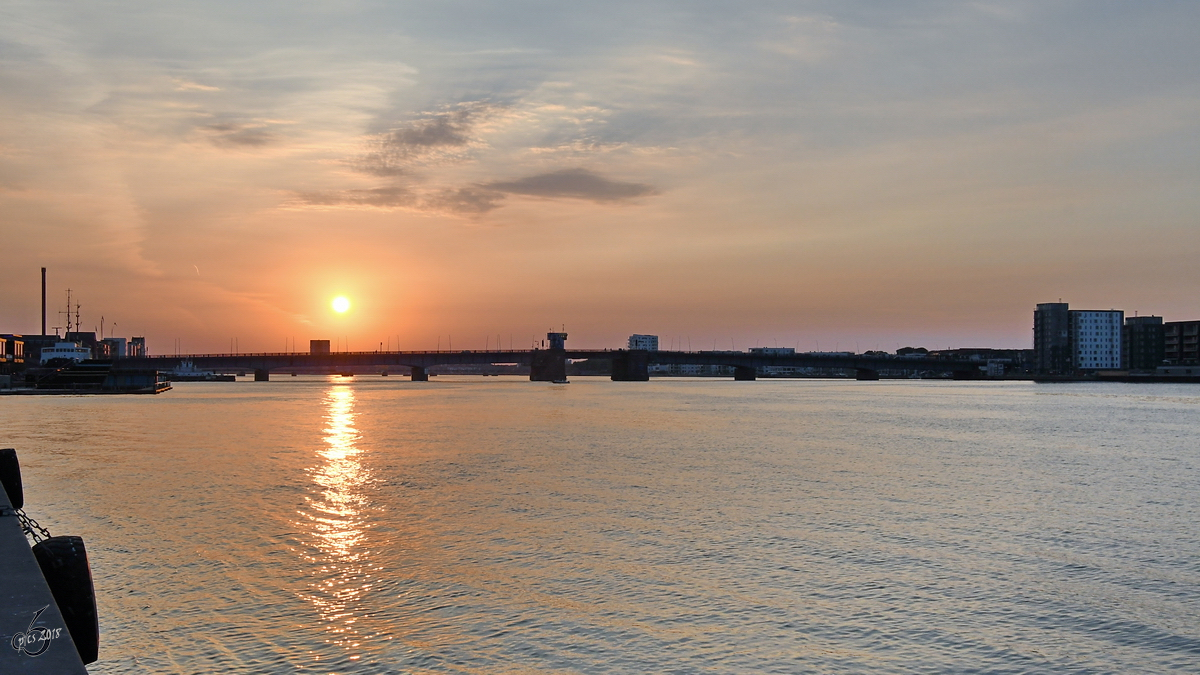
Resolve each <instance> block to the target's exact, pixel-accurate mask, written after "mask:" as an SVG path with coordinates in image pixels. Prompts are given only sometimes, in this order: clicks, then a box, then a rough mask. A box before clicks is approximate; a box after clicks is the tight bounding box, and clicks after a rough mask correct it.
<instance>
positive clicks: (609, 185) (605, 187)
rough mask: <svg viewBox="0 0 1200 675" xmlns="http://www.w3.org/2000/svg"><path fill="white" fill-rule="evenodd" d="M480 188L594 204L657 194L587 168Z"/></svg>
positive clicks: (643, 186) (645, 186)
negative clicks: (611, 178)
mask: <svg viewBox="0 0 1200 675" xmlns="http://www.w3.org/2000/svg"><path fill="white" fill-rule="evenodd" d="M481 187H484V188H487V189H489V190H495V191H497V192H507V193H509V194H515V195H526V196H529V197H541V198H544V199H562V198H569V199H586V200H588V201H592V202H597V203H605V202H623V201H629V200H631V199H636V198H637V197H644V196H647V195H654V194H658V190H657V189H655V188H654V186H653V185H647V184H645V183H626V182H623V181H615V180H609V179H607V178H604V177H603V176H600V175H598V174H595V173H593V172H591V171H588V170H587V169H562V170H560V171H551V172H550V173H540V174H537V175H534V176H526V177H525V178H518V179H517V180H513V181H496V182H492V183H485V184H484V185H482V186H481Z"/></svg>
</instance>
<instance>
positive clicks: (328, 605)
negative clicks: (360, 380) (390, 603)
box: [300, 385, 374, 659]
mask: <svg viewBox="0 0 1200 675" xmlns="http://www.w3.org/2000/svg"><path fill="white" fill-rule="evenodd" d="M324 403H325V427H324V429H323V431H324V441H325V444H324V447H322V448H321V449H320V450H318V451H317V453H316V455H317V457H318V458H319V459H320V460H321V462H320V463H319V464H318V465H317V466H314V467H312V468H311V469H309V472H308V473H309V476H310V478H311V479H312V482H313V484H314V485H313V490H312V493H311V494H310V495H309V496H308V498H307V501H308V508H307V509H305V510H303V511H301V512H300V515H301V517H302V521H301V526H302V527H303V530H304V532H305V534H306V535H308V537H307V538H308V540H309V542H310V546H309V547H308V549H307V551H305V553H304V556H305V558H307V559H308V561H309V562H310V563H312V565H311V569H312V570H313V572H312V574H313V576H314V579H313V581H312V583H311V584H310V586H309V590H308V591H307V592H306V593H304V597H305V599H306V600H308V601H309V602H310V603H312V605H313V607H314V608H315V609H316V611H317V613H318V614H319V615H320V616H321V618H322V620H324V621H325V622H326V624H327V625H328V629H329V631H330V632H331V633H332V634H333V637H332V639H331V640H330V641H331V642H333V643H335V644H339V645H341V646H343V647H346V648H348V649H355V648H357V647H359V645H360V641H361V640H362V639H363V638H365V637H367V636H366V635H362V634H361V630H356V628H355V623H356V622H357V620H358V619H359V618H360V617H359V613H358V612H357V608H358V606H359V605H360V603H361V601H362V599H363V596H364V595H365V594H366V593H367V592H368V591H370V589H371V587H372V585H373V583H374V581H373V578H372V571H371V564H370V561H369V559H368V556H367V553H366V551H365V549H364V542H365V540H366V536H367V530H368V528H369V524H368V522H367V517H366V511H367V508H368V507H369V506H370V504H369V502H368V499H367V497H366V495H365V494H364V488H365V487H366V485H367V484H368V483H369V482H370V481H371V475H370V471H369V470H368V469H367V468H365V467H364V466H363V464H362V462H361V461H360V457H361V455H362V452H363V451H362V449H361V448H359V442H360V435H359V432H358V429H357V427H356V426H355V420H356V417H357V415H356V414H355V412H354V403H355V400H354V390H353V389H352V388H351V387H349V386H346V385H336V386H333V387H331V388H330V389H329V391H328V392H326V395H325V401H324ZM350 658H351V659H354V658H357V657H356V656H351V657H350Z"/></svg>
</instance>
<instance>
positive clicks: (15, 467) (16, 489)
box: [0, 448, 25, 509]
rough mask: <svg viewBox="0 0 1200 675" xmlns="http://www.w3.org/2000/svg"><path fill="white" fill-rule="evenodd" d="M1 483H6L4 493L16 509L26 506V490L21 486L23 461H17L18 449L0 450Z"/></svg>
mask: <svg viewBox="0 0 1200 675" xmlns="http://www.w3.org/2000/svg"><path fill="white" fill-rule="evenodd" d="M0 484H3V485H4V493H5V494H7V495H8V501H9V502H10V503H11V504H12V507H13V508H14V509H20V508H24V506H25V490H24V488H22V487H21V463H20V462H18V461H17V451H16V450H13V449H12V448H4V449H3V450H0Z"/></svg>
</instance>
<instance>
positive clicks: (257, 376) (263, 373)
mask: <svg viewBox="0 0 1200 675" xmlns="http://www.w3.org/2000/svg"><path fill="white" fill-rule="evenodd" d="M254 381H255V382H270V381H271V371H269V370H266V369H265V368H256V369H255V370H254Z"/></svg>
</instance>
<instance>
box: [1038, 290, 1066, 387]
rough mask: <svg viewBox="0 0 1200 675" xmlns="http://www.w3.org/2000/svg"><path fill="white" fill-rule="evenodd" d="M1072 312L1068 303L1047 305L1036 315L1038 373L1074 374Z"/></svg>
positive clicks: (1044, 303) (1040, 305) (1039, 309)
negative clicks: (1072, 372) (1072, 362)
mask: <svg viewBox="0 0 1200 675" xmlns="http://www.w3.org/2000/svg"><path fill="white" fill-rule="evenodd" d="M1069 315H1070V310H1069V309H1068V306H1067V303H1065V302H1043V303H1041V304H1039V305H1038V306H1037V309H1036V310H1035V311H1034V312H1033V351H1034V356H1035V359H1036V366H1037V372H1039V373H1048V374H1059V375H1063V374H1067V373H1069V372H1071V370H1072V365H1071V340H1070V336H1071V333H1070V316H1069Z"/></svg>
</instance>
